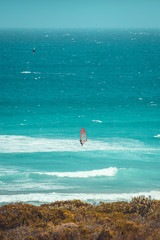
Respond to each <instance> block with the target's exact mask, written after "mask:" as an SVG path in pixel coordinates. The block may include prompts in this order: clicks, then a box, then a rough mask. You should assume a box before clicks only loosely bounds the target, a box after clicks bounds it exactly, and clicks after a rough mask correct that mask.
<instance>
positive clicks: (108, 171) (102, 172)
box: [36, 167, 118, 178]
mask: <svg viewBox="0 0 160 240" xmlns="http://www.w3.org/2000/svg"><path fill="white" fill-rule="evenodd" d="M117 171H118V170H117V168H116V167H110V168H104V169H99V170H92V171H77V172H36V174H40V175H43V174H44V175H50V176H57V177H69V178H88V177H100V176H109V177H111V176H115V174H116V173H117Z"/></svg>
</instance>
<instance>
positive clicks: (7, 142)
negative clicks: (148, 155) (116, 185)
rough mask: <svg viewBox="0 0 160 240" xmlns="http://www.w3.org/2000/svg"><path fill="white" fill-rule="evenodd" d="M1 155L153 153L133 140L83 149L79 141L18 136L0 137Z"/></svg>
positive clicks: (107, 141)
mask: <svg viewBox="0 0 160 240" xmlns="http://www.w3.org/2000/svg"><path fill="white" fill-rule="evenodd" d="M0 143H1V144H0V153H16V152H19V153H30V152H65V151H70V152H79V151H98V150H101V151H126V150H127V151H146V150H148V151H150V150H151V151H153V150H160V149H153V148H147V147H146V146H144V144H143V143H141V142H139V141H137V140H133V139H120V138H115V139H105V141H94V140H88V141H87V142H86V143H85V144H84V146H83V147H82V146H81V145H80V143H79V140H77V139H76V140H71V139H49V138H34V137H26V136H16V135H0Z"/></svg>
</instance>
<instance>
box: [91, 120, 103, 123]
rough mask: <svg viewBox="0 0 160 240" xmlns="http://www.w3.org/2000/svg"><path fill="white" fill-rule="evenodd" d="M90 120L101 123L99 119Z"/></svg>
mask: <svg viewBox="0 0 160 240" xmlns="http://www.w3.org/2000/svg"><path fill="white" fill-rule="evenodd" d="M92 122H96V123H102V121H100V120H92Z"/></svg>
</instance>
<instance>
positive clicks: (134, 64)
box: [0, 29, 160, 205]
mask: <svg viewBox="0 0 160 240" xmlns="http://www.w3.org/2000/svg"><path fill="white" fill-rule="evenodd" d="M159 43H160V31H159V30H140V29H139V30H137V29H135V30H134V29H132V30H105V29H97V30H93V29H92V30H91V29H89V30H88V29H79V30H76V29H64V30H62V29H39V30H38V29H37V30H34V29H25V30H23V29H19V30H18V29H17V30H16V29H12V30H11V29H10V30H9V29H8V30H7V29H6V30H5V29H4V30H0V59H1V61H0V205H4V204H8V203H10V202H12V203H16V202H25V203H30V204H34V205H40V204H43V203H50V202H53V201H57V200H72V199H80V200H82V201H86V202H88V203H92V204H98V203H99V202H101V201H103V202H114V201H130V200H131V199H132V197H134V196H141V195H144V196H146V197H148V196H151V197H152V198H155V199H160V44H159ZM34 48H35V53H33V49H34ZM81 128H85V130H86V134H87V139H88V140H87V142H86V143H85V144H84V146H81V145H80V142H79V139H80V131H81Z"/></svg>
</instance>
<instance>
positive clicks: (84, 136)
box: [80, 128, 87, 146]
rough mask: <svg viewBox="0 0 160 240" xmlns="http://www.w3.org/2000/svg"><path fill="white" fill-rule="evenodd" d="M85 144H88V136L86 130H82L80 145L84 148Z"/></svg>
mask: <svg viewBox="0 0 160 240" xmlns="http://www.w3.org/2000/svg"><path fill="white" fill-rule="evenodd" d="M85 142H87V135H86V132H85V129H84V128H82V129H81V133H80V144H81V145H82V146H83V144H84V143H85Z"/></svg>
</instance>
